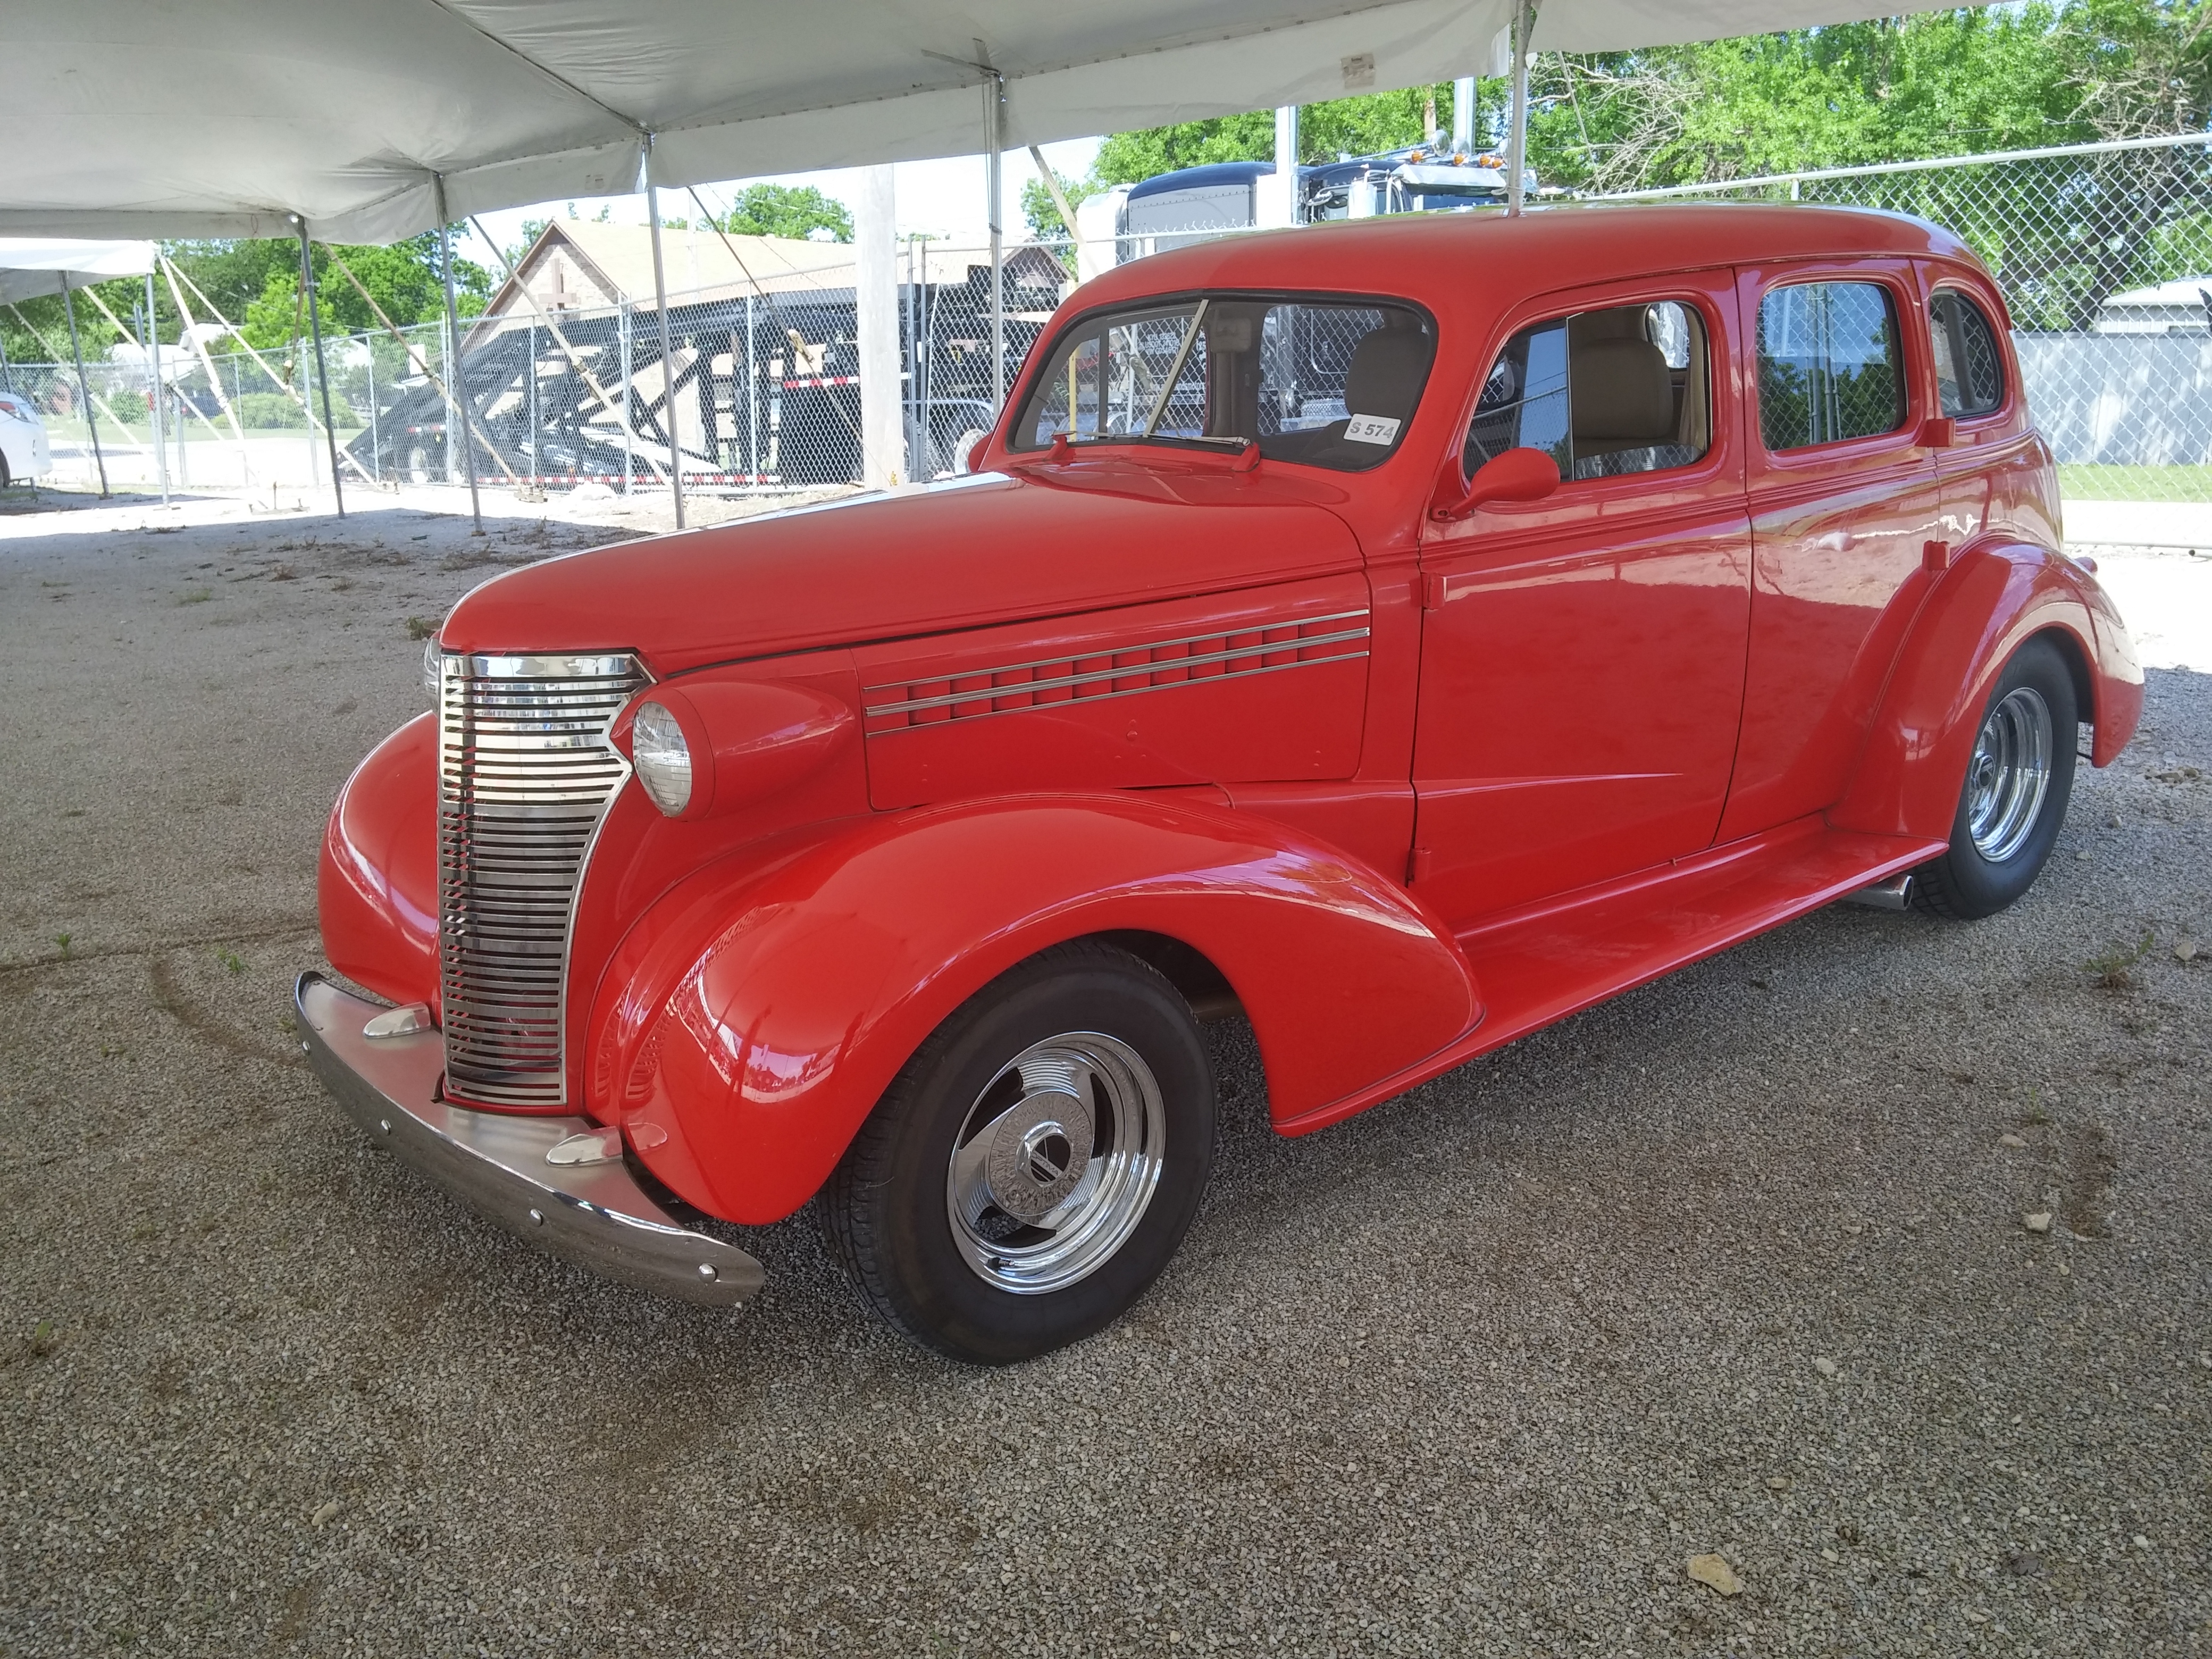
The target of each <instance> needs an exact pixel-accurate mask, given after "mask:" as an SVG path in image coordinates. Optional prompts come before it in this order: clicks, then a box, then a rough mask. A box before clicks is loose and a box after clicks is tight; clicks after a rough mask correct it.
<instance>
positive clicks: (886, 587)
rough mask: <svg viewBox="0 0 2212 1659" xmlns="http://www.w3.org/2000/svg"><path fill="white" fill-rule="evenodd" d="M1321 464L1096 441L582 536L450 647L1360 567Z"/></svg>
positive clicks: (784, 639)
mask: <svg viewBox="0 0 2212 1659" xmlns="http://www.w3.org/2000/svg"><path fill="white" fill-rule="evenodd" d="M1346 499H1347V497H1346V495H1345V493H1344V491H1343V490H1342V489H1339V488H1338V487H1336V486H1334V484H1331V483H1328V482H1326V481H1325V480H1323V479H1319V478H1310V477H1304V476H1289V475H1286V474H1277V475H1276V476H1273V477H1270V476H1269V475H1268V474H1267V472H1265V471H1262V472H1257V473H1247V474H1241V475H1240V474H1236V473H1232V472H1231V471H1228V470H1227V469H1225V468H1224V467H1222V466H1220V465H1193V466H1192V467H1191V468H1190V469H1189V470H1188V471H1177V470H1176V469H1175V468H1174V467H1173V466H1171V465H1170V466H1158V465H1146V466H1141V467H1140V466H1136V465H1129V464H1127V463H1126V462H1115V461H1110V460H1109V461H1101V462H1085V463H1079V464H1075V465H1049V466H1048V465H1039V466H1037V467H1035V468H1024V469H1021V470H1019V471H1018V473H1016V474H1004V473H984V474H980V475H977V476H975V477H969V478H962V479H957V480H951V481H947V482H945V483H937V484H928V485H919V486H909V487H908V488H906V489H895V490H890V491H887V492H884V493H881V494H878V495H861V496H854V497H851V498H849V499H848V500H845V501H837V502H833V503H829V504H826V505H823V506H816V507H799V508H793V509H791V510H788V511H786V512H781V513H764V514H762V515H761V516H759V517H757V518H753V519H748V520H742V521H740V522H738V523H736V524H729V525H720V526H715V527H714V528H713V529H710V530H695V531H690V532H684V533H680V534H677V535H672V536H660V537H655V538H653V539H651V540H648V541H640V542H629V543H626V544H622V545H619V546H615V547H605V548H599V549H596V550H593V551H591V552H588V553H577V554H571V555H569V556H567V557H564V558H559V559H552V560H548V561H547V562H544V563H543V564H537V565H532V566H528V567H526V568H523V569H520V570H515V571H512V572H510V573H508V574H506V575H503V576H500V577H497V578H495V579H494V580H491V581H489V582H487V583H485V584H484V585H483V586H481V587H479V588H477V590H476V591H475V592H471V594H469V595H468V597H467V598H465V599H463V600H462V601H461V602H460V604H459V605H457V606H456V607H455V608H454V610H453V614H452V615H451V616H450V617H447V620H446V623H445V626H444V627H443V629H441V630H440V634H439V640H440V643H441V646H442V647H443V648H444V649H446V650H447V651H454V652H477V653H501V652H532V653H544V652H592V651H611V650H623V649H627V650H634V651H636V652H638V653H640V654H641V656H642V657H643V658H644V659H645V662H646V665H647V667H648V668H649V669H650V670H651V671H653V674H654V675H655V676H657V677H659V678H666V677H667V676H669V675H671V674H680V673H682V672H684V671H686V670H688V669H693V668H702V667H705V666H707V665H710V664H714V663H723V662H729V661H732V660H736V659H742V658H748V657H762V656H771V655H775V654H778V653H784V652H790V651H803V650H808V649H811V648H817V647H826V646H836V645H854V644H860V643H862V642H864V641H872V640H879V639H889V638H896V637H899V636H902V635H915V634H931V633H940V632H946V631H950V630H952V629H960V628H966V627H971V626H975V625H978V624H981V623H995V622H1004V621H1011V620H1015V619H1018V618H1022V617H1042V616H1054V615H1060V614H1066V613H1068V612H1073V611H1085V610H1089V609H1092V608H1094V607H1098V606H1103V605H1120V604H1128V603H1134V602H1137V601H1141V600H1146V599H1167V598H1174V597H1178V596H1181V595H1185V594H1194V593H1205V592H1219V591H1221V590H1223V589H1225V588H1230V587H1237V586H1247V585H1249V584H1252V583H1255V582H1268V581H1287V580H1296V579H1297V578H1299V577H1303V576H1310V575H1318V574H1326V573H1328V572H1330V571H1337V570H1343V569H1346V568H1357V567H1358V562H1359V557H1360V555H1359V547H1358V542H1357V540H1356V539H1355V538H1354V537H1353V536H1352V532H1351V530H1350V528H1349V527H1348V526H1347V525H1346V521H1345V520H1344V518H1343V517H1341V516H1340V513H1339V512H1338V511H1337V510H1335V509H1336V508H1337V507H1340V505H1341V504H1342V503H1343V502H1344V501H1346Z"/></svg>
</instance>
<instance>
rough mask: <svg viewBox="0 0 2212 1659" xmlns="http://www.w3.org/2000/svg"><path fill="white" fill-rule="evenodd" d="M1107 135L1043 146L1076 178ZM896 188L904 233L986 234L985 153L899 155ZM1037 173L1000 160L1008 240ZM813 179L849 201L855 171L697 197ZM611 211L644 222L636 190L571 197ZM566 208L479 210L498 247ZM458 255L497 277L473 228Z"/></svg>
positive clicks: (787, 178)
mask: <svg viewBox="0 0 2212 1659" xmlns="http://www.w3.org/2000/svg"><path fill="white" fill-rule="evenodd" d="M1103 142H1104V141H1103V139H1098V138H1070V139H1066V140H1065V141H1063V142H1062V143H1056V144H1046V145H1044V146H1043V149H1044V155H1045V160H1046V161H1048V162H1049V163H1050V164H1051V166H1052V167H1053V170H1054V172H1056V173H1059V174H1060V176H1061V177H1062V178H1064V179H1075V178H1080V177H1082V175H1083V174H1085V173H1088V172H1090V171H1091V161H1093V160H1094V159H1095V158H1096V157H1097V154H1098V147H1099V145H1100V144H1101V143H1103ZM1034 178H1036V163H1035V162H1034V161H1030V155H1029V152H1028V151H1027V150H1026V149H1017V150H1009V151H1007V152H1006V158H1005V160H1004V161H1003V162H1002V163H1001V165H1000V179H999V182H1000V200H1001V202H1002V204H1003V206H1002V207H1001V210H1000V212H1001V217H1000V225H1001V226H1002V227H1003V228H1004V229H1005V231H1006V236H1007V239H1008V240H1013V239H1015V238H1017V237H1018V236H1021V235H1023V234H1026V233H1025V228H1024V222H1023V219H1022V186H1023V185H1025V184H1027V183H1028V182H1029V181H1030V179H1034ZM763 183H765V184H777V185H815V186H816V187H817V188H818V189H819V190H820V191H822V193H823V195H825V196H834V197H836V198H837V199H838V200H840V201H842V202H844V203H845V204H847V205H848V206H850V205H851V204H852V201H853V197H854V188H855V186H856V185H857V183H858V179H857V176H856V173H855V172H854V170H852V169H849V168H843V167H838V168H832V169H829V170H828V171H824V172H820V173H779V174H777V175H775V176H774V177H773V178H769V179H733V180H731V181H730V182H728V183H726V184H720V185H700V186H698V190H699V194H700V196H701V197H702V198H704V200H705V201H706V204H707V205H708V207H709V208H711V209H713V210H715V211H716V212H718V213H719V212H725V211H726V210H728V208H729V205H730V203H731V200H732V197H734V196H735V195H736V194H737V192H738V191H740V190H742V189H744V186H745V185H749V184H763ZM896 190H897V195H898V232H899V234H900V235H902V236H904V235H907V234H911V233H915V232H927V234H930V235H932V236H938V237H943V238H945V239H946V240H950V241H951V243H952V244H953V245H954V246H967V247H981V246H984V245H985V244H986V243H987V241H988V240H990V230H989V222H988V220H987V216H986V215H985V212H984V205H983V158H982V157H981V155H948V156H945V157H944V158H942V159H940V160H938V161H901V162H899V163H898V164H897V167H896ZM660 203H661V205H660V211H661V216H662V217H663V218H665V219H689V218H692V217H694V216H696V210H694V209H693V207H692V205H691V198H690V196H689V195H687V194H686V193H685V192H684V191H681V190H673V191H670V190H664V191H661V192H660ZM602 207H604V208H605V209H607V210H608V216H609V217H610V218H611V219H612V220H613V221H614V222H616V223H617V224H629V225H641V224H643V223H645V222H646V212H645V197H643V196H642V195H638V196H608V197H588V198H587V197H578V198H577V200H576V204H575V208H576V216H577V217H578V218H580V219H596V218H598V217H599V210H600V209H601V208H602ZM567 216H568V203H567V202H566V201H558V202H544V203H540V204H538V206H536V207H524V208H511V209H508V210H506V211H505V212H501V213H487V214H483V215H482V216H481V217H482V218H483V226H484V228H485V229H486V230H487V231H489V233H490V234H492V235H493V236H495V237H496V238H497V239H498V240H499V242H500V246H501V247H502V248H512V247H513V246H516V245H517V244H519V243H520V241H521V240H522V222H523V221H524V220H525V219H561V218H566V217H567ZM457 252H459V254H460V255H461V257H462V258H466V259H473V260H475V261H476V262H477V264H481V265H483V266H484V267H485V268H486V269H487V270H490V271H491V272H493V274H494V275H495V276H496V275H497V274H498V272H499V261H498V259H497V258H495V255H494V252H493V251H492V250H490V249H489V248H487V247H485V246H483V242H482V241H481V240H479V239H478V238H477V236H476V235H475V234H473V233H471V234H470V235H469V236H467V237H466V238H465V239H464V240H463V241H462V243H461V245H460V246H459V248H458V249H457Z"/></svg>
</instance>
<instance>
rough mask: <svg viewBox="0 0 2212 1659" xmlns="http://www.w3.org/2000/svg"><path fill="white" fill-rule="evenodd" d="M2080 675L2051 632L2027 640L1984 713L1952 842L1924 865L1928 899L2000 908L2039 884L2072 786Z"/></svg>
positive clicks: (1942, 905) (1948, 906) (1938, 904)
mask: <svg viewBox="0 0 2212 1659" xmlns="http://www.w3.org/2000/svg"><path fill="white" fill-rule="evenodd" d="M2076 720H2077V710H2076V708H2075V698H2074V677H2073V676H2072V675H2071V674H2070V673H2069V672H2068V671H2067V667H2066V662H2065V659H2063V657H2061V656H2060V655H2059V654H2058V648H2057V647H2056V646H2055V645H2053V644H2051V641H2048V640H2043V639H2035V640H2030V641H2028V642H2027V644H2026V645H2024V646H2022V647H2021V648H2020V649H2019V650H2018V651H2016V652H2015V653H2013V657H2012V659H2011V660H2010V661H2009V662H2008V663H2007V664H2006V665H2005V666H2004V671H2003V672H2002V674H2000V675H1999V676H1998V677H1997V683H1996V688H1995V689H1994V690H1992V691H1991V692H1990V700H1989V702H1988V704H1987V705H1986V706H1985V707H1984V709H1983V712H1982V724H1981V727H1980V729H1979V730H1978V732H1976V733H1975V737H1974V752H1973V755H1972V757H1971V758H1970V759H1969V760H1968V761H1967V763H1966V784H1965V786H1964V787H1962V788H1961V789H1960V793H1959V811H1958V813H1957V815H1956V816H1955V817H1954V818H1953V820H1952V823H1951V845H1950V848H1949V849H1948V851H1946V852H1945V853H1944V854H1943V855H1942V857H1941V858H1939V859H1936V860H1934V861H1933V862H1931V863H1929V864H1926V865H1923V866H1921V869H1920V871H1919V875H1920V884H1919V892H1920V895H1921V896H1922V899H1923V902H1925V903H1926V905H1927V906H1928V908H1929V909H1931V910H1934V911H1936V912H1937V913H1938V914H1940V915H1947V916H1955V917H1958V918H1960V920H1962V921H1976V920H1978V919H1979V918H1981V917H1983V916H1990V915H1996V913H1997V912H1998V911H2000V910H2002V909H2003V908H2005V907H2006V906H2007V905H2008V904H2010V903H2012V902H2014V901H2015V899H2017V898H2019V897H2020V896H2021V894H2023V893H2025V892H2026V891H2027V890H2028V889H2029V888H2030V887H2032V886H2033V885H2034V884H2035V878H2036V876H2037V875H2038V874H2039V872H2041V871H2042V869H2043V866H2044V861H2045V860H2046V859H2048V858H2049V857H2050V856H2051V848H2052V846H2053V845H2054V844H2056V842H2057V840H2058V830H2059V826H2060V825H2061V824H2062V823H2063V822H2064V820H2065V817H2066V803H2067V800H2068V799H2069V797H2070V796H2071V795H2072V793H2073V792H2074V759H2075V752H2074V750H2075V726H2076Z"/></svg>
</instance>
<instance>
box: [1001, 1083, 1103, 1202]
mask: <svg viewBox="0 0 2212 1659" xmlns="http://www.w3.org/2000/svg"><path fill="white" fill-rule="evenodd" d="M989 1133H990V1136H991V1150H990V1154H989V1158H988V1160H987V1164H986V1165H985V1174H984V1179H985V1180H986V1181H987V1182H988V1183H989V1184H990V1188H991V1197H992V1199H993V1200H994V1202H995V1203H996V1204H997V1205H998V1206H999V1207H1000V1209H1002V1210H1004V1211H1005V1212H1006V1213H1007V1214H1008V1215H1010V1216H1013V1217H1015V1218H1018V1219H1019V1220H1022V1221H1036V1220H1037V1219H1038V1218H1041V1217H1042V1216H1045V1215H1048V1214H1049V1213H1050V1212H1052V1211H1053V1209H1054V1207H1056V1206H1058V1205H1060V1203H1061V1202H1062V1201H1063V1200H1066V1197H1067V1195H1068V1194H1070V1193H1072V1192H1073V1191H1074V1190H1075V1187H1076V1183H1077V1182H1079V1181H1081V1180H1082V1179H1083V1172H1084V1171H1085V1170H1086V1169H1088V1168H1089V1167H1090V1164H1091V1136H1092V1128H1091V1110H1090V1108H1089V1107H1088V1106H1087V1105H1086V1104H1085V1103H1084V1102H1083V1101H1082V1100H1080V1099H1079V1098H1078V1097H1076V1096H1075V1095H1073V1093H1067V1092H1063V1091H1060V1090H1058V1089H1050V1090H1042V1091H1038V1092H1037V1093H1036V1094H1032V1095H1030V1096H1027V1097H1024V1099H1023V1100H1022V1102H1021V1103H1020V1104H1018V1105H1017V1106H1015V1107H1014V1108H1013V1109H1012V1110H1010V1111H1009V1112H1007V1113H1006V1115H1004V1116H1003V1117H1001V1118H1000V1119H999V1121H997V1122H996V1123H994V1124H993V1125H992V1126H991V1128H990V1132H989Z"/></svg>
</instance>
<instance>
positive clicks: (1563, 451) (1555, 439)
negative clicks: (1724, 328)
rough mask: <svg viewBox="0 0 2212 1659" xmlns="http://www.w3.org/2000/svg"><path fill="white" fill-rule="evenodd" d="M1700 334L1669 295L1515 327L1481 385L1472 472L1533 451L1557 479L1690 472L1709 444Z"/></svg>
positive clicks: (1467, 462) (1696, 322)
mask: <svg viewBox="0 0 2212 1659" xmlns="http://www.w3.org/2000/svg"><path fill="white" fill-rule="evenodd" d="M1710 385H1711V374H1710V369H1709V364H1708V361H1707V355H1706V349H1705V324H1704V322H1703V321H1702V320H1701V319H1699V315H1698V313H1697V311H1696V310H1695V309H1694V308H1693V307H1689V306H1686V305H1683V304H1680V302H1679V301H1673V300H1661V301H1650V302H1644V303H1639V304H1636V305H1626V306H1614V307H1608V308H1607V309H1606V310H1603V311H1582V312H1577V313H1575V314H1574V315H1573V316H1571V317H1561V318H1559V319H1555V320H1553V321H1551V322H1547V323H1540V324H1538V325H1536V326H1535V327H1534V328H1524V329H1522V331H1521V332H1519V333H1518V334H1516V335H1515V336H1514V337H1512V338H1511V339H1510V340H1509V341H1507V342H1506V343H1505V349H1504V350H1503V351H1501V352H1499V353H1498V361H1497V362H1494V363H1492V365H1491V366H1490V373H1489V374H1487V375H1486V376H1485V377H1484V379H1483V382H1482V393H1481V396H1480V398H1479V399H1478V400H1477V402H1476V404H1475V410H1474V420H1473V422H1470V423H1469V425H1468V432H1467V446H1466V450H1465V453H1464V454H1463V455H1462V464H1463V465H1464V466H1465V467H1466V470H1467V473H1468V477H1474V474H1475V472H1476V471H1478V470H1479V469H1480V467H1481V466H1482V465H1483V463H1484V462H1486V461H1488V460H1492V459H1495V458H1496V457H1498V456H1499V455H1502V454H1504V453H1505V452H1506V451H1507V450H1509V449H1541V450H1542V451H1543V452H1544V453H1546V454H1547V455H1549V456H1550V457H1551V458H1552V459H1553V461H1554V462H1556V463H1557V464H1558V465H1559V476H1560V477H1562V478H1569V479H1583V478H1612V477H1622V476H1624V475H1626V474H1628V473H1633V472H1663V471H1668V469H1670V468H1673V467H1678V466H1688V465H1690V464H1691V463H1692V462H1693V461H1696V460H1697V459H1699V458H1700V457H1701V456H1703V455H1704V454H1705V452H1706V450H1707V449H1709V448H1710V447H1711V443H1712V423H1711V420H1710V419H1709V418H1708V410H1710V407H1711V400H1710V394H1709V387H1710Z"/></svg>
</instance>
